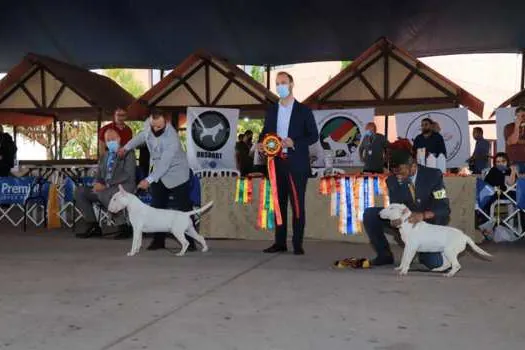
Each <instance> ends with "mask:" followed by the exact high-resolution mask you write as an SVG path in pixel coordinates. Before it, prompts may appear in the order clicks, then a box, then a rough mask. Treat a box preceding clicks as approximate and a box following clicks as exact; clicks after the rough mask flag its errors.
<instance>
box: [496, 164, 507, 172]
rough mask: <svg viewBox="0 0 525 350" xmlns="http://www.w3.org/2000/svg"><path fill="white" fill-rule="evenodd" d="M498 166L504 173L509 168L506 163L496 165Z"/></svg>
mask: <svg viewBox="0 0 525 350" xmlns="http://www.w3.org/2000/svg"><path fill="white" fill-rule="evenodd" d="M496 168H498V170H499V171H501V172H502V173H504V172H506V171H507V169H508V168H507V166H506V165H496Z"/></svg>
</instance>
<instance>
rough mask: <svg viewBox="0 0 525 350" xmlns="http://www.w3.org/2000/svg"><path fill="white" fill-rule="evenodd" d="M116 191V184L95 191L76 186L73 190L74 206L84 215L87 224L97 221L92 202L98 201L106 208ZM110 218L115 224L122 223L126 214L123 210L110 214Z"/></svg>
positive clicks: (124, 221)
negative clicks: (100, 190)
mask: <svg viewBox="0 0 525 350" xmlns="http://www.w3.org/2000/svg"><path fill="white" fill-rule="evenodd" d="M117 192H118V188H117V187H116V186H114V187H110V188H108V189H106V190H104V191H102V192H98V193H95V192H93V190H92V189H91V188H88V187H81V186H78V187H77V188H76V190H75V202H76V206H77V207H78V208H79V209H80V211H81V212H82V215H84V220H85V221H86V223H87V224H94V223H97V218H96V216H95V211H94V210H93V203H96V202H100V203H101V204H102V206H103V207H104V208H107V207H108V205H109V201H110V200H111V197H113V195H114V194H115V193H117ZM112 219H113V221H114V222H115V224H116V225H124V224H125V223H126V216H125V215H124V211H121V212H120V213H118V214H112Z"/></svg>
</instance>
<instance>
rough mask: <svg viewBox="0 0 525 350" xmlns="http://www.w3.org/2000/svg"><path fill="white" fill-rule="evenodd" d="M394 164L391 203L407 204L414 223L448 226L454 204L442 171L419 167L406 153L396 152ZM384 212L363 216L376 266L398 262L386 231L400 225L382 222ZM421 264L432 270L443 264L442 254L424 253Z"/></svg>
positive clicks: (367, 212) (370, 211)
mask: <svg viewBox="0 0 525 350" xmlns="http://www.w3.org/2000/svg"><path fill="white" fill-rule="evenodd" d="M391 161H392V163H393V164H394V169H395V170H394V175H390V176H389V177H388V178H387V181H386V182H387V187H388V193H389V196H390V202H391V203H402V204H405V205H406V206H407V207H408V208H409V209H410V211H412V215H411V217H410V218H409V222H411V223H417V222H420V221H426V222H428V223H431V224H436V225H447V224H448V222H449V219H450V205H449V200H448V198H447V193H446V190H445V185H444V183H443V174H442V173H441V171H440V170H439V169H432V168H427V167H424V166H419V165H417V163H416V160H415V158H414V157H413V156H412V155H411V154H410V153H408V152H406V151H396V152H394V153H393V154H392V159H391ZM381 209H383V208H368V209H366V210H365V212H364V215H363V224H364V227H365V230H366V233H367V235H368V238H369V239H370V243H372V246H373V247H374V249H375V251H376V253H377V257H376V258H375V259H373V260H372V265H376V266H378V265H389V264H393V263H394V257H393V255H392V251H391V250H390V247H389V244H388V241H387V239H386V236H385V230H388V229H393V230H395V227H396V226H399V225H400V223H399V222H392V223H390V222H388V221H387V220H382V219H381V218H380V217H379V212H380V211H381ZM394 233H398V232H395V231H394ZM419 261H420V262H421V263H422V264H423V265H425V266H427V267H428V268H430V269H432V268H436V267H439V266H441V265H442V264H443V259H442V256H441V253H420V254H419Z"/></svg>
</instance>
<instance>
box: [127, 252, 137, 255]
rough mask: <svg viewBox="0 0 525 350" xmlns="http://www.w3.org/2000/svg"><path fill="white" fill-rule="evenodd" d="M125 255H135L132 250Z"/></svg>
mask: <svg viewBox="0 0 525 350" xmlns="http://www.w3.org/2000/svg"><path fill="white" fill-rule="evenodd" d="M126 255H127V256H133V255H135V254H134V253H133V252H128V253H127V254H126Z"/></svg>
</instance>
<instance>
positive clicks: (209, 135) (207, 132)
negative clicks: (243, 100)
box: [186, 107, 239, 170]
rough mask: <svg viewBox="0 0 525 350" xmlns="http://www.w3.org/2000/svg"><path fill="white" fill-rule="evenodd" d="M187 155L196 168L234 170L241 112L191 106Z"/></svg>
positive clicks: (188, 113)
mask: <svg viewBox="0 0 525 350" xmlns="http://www.w3.org/2000/svg"><path fill="white" fill-rule="evenodd" d="M187 117H188V124H187V125H188V126H187V129H186V130H187V131H186V134H187V142H188V146H187V152H188V160H189V162H190V166H191V167H192V168H193V169H195V170H198V169H235V168H236V164H235V142H236V138H237V132H236V131H237V123H238V121H239V110H238V109H228V108H206V107H188V111H187Z"/></svg>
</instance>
